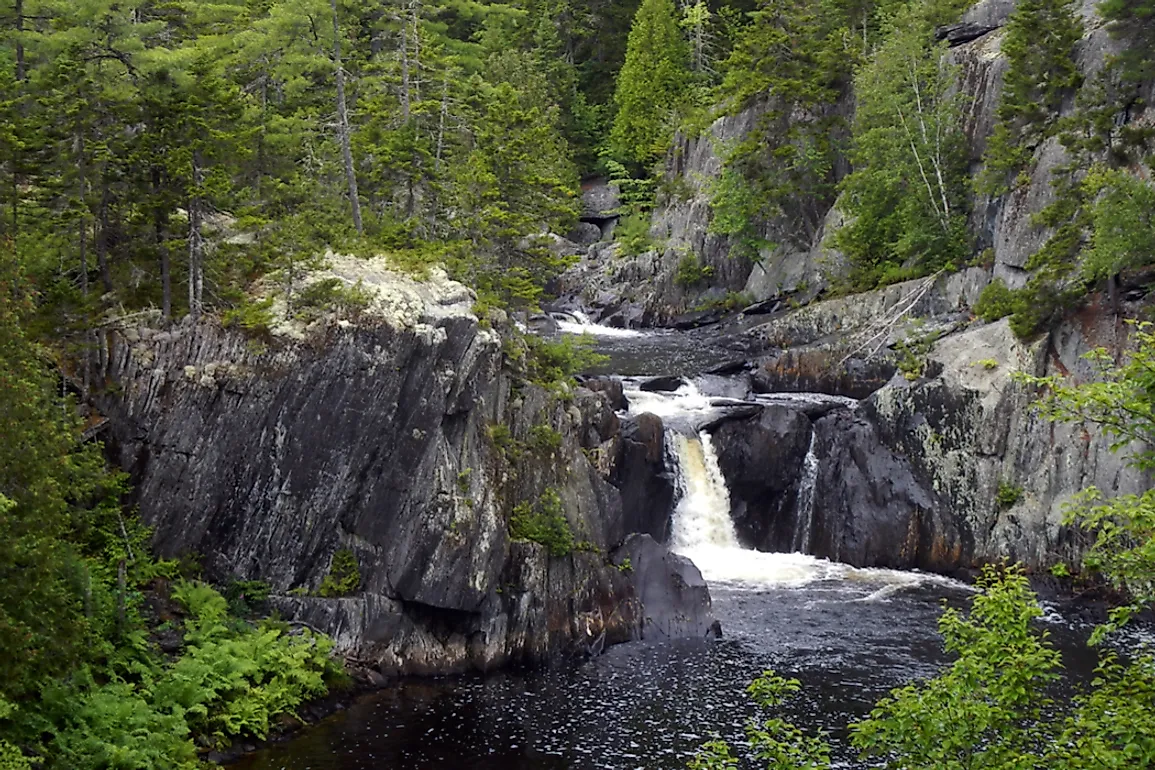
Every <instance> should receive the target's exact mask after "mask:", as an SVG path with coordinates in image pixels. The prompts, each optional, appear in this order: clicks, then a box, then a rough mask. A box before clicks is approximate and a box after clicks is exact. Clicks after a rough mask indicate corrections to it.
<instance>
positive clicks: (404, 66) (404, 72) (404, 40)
mask: <svg viewBox="0 0 1155 770" xmlns="http://www.w3.org/2000/svg"><path fill="white" fill-rule="evenodd" d="M401 119H402V120H403V121H404V122H406V123H408V122H409V19H407V18H405V17H404V16H403V17H401Z"/></svg>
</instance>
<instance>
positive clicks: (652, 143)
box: [609, 0, 690, 169]
mask: <svg viewBox="0 0 1155 770" xmlns="http://www.w3.org/2000/svg"><path fill="white" fill-rule="evenodd" d="M689 63H690V62H689V51H688V50H687V46H686V41H685V40H684V39H683V37H682V34H681V30H680V29H679V28H678V18H677V13H676V10H675V8H674V4H673V2H672V0H642V4H641V7H640V8H639V9H638V13H637V15H636V16H635V17H634V21H633V25H632V26H631V27H630V37H629V43H628V45H627V47H626V61H625V64H624V65H623V66H622V71H621V73H620V74H619V75H618V81H617V88H616V90H615V91H614V104H615V106H616V107H617V115H616V116H615V117H614V123H613V127H612V129H611V130H610V136H609V145H610V147H611V149H612V153H613V156H614V158H615V159H617V160H618V161H620V162H622V163H625V164H629V165H632V166H634V167H635V168H638V169H643V168H648V167H649V166H650V165H651V164H652V163H653V162H654V161H655V160H657V159H658V158H659V157H660V156H661V155H662V154H663V153H664V152H665V151H666V147H667V146H668V144H669V142H670V139H671V137H672V136H673V130H674V126H675V120H674V118H675V115H676V113H677V112H678V111H679V110H680V109H681V108H682V107H683V105H684V102H685V99H686V89H687V86H688V78H687V71H688V70H689Z"/></svg>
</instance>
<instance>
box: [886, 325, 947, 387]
mask: <svg viewBox="0 0 1155 770" xmlns="http://www.w3.org/2000/svg"><path fill="white" fill-rule="evenodd" d="M939 336H940V334H939V333H937V332H931V333H929V334H913V335H911V336H910V337H908V338H906V339H902V340H899V341H898V345H897V347H896V350H897V352H898V361H897V363H898V370H899V371H900V372H902V376H903V377H904V378H906V379H907V380H909V381H912V382H913V381H914V380H917V379H919V378H920V377H922V376H923V375H924V374H925V373H926V367H927V361H928V356H929V355H930V353H931V351H932V350H934V344H935V342H937V341H938V338H939Z"/></svg>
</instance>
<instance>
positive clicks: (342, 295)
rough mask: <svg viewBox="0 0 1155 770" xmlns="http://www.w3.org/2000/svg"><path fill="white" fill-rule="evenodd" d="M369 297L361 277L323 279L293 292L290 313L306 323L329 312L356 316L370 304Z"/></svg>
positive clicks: (369, 294) (370, 295)
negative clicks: (354, 280) (346, 280)
mask: <svg viewBox="0 0 1155 770" xmlns="http://www.w3.org/2000/svg"><path fill="white" fill-rule="evenodd" d="M372 299H373V296H372V294H371V293H370V292H369V290H368V289H366V288H365V284H364V283H363V282H362V281H360V280H358V281H357V283H354V284H349V283H347V282H345V281H343V280H341V279H340V278H323V279H321V280H319V281H313V282H312V283H309V284H307V285H306V286H305V287H304V288H302V289H300V290H299V291H297V292H296V294H295V295H294V297H293V303H292V305H293V313H294V315H295V316H296V317H297V318H298V319H300V320H303V321H306V322H308V321H311V320H313V319H315V318H317V317H319V316H320V315H322V314H324V313H328V312H333V313H337V314H339V315H343V316H356V315H358V314H360V313H362V312H364V311H365V309H366V308H368V307H369V305H370V303H371V302H372Z"/></svg>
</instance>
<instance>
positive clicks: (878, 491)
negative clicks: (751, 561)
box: [804, 411, 969, 571]
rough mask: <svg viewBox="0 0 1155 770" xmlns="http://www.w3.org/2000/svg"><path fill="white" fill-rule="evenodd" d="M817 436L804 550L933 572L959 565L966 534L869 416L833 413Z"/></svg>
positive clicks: (859, 562)
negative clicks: (807, 531) (812, 485)
mask: <svg viewBox="0 0 1155 770" xmlns="http://www.w3.org/2000/svg"><path fill="white" fill-rule="evenodd" d="M815 431H816V440H815V455H816V458H817V460H818V474H817V478H816V483H815V486H814V502H813V509H812V511H811V512H810V515H811V517H812V519H811V522H810V527H809V533H810V538H809V543H807V544H806V547H807V549H808V552H809V553H812V554H814V555H816V556H820V557H824V558H827V559H831V560H833V561H840V562H845V563H847V564H851V565H854V566H859V567H866V566H870V567H891V568H899V569H904V568H911V567H918V568H921V569H926V570H938V571H948V570H951V569H953V568H955V567H957V566H958V564H959V562H960V561H962V560H964V557H965V555H966V554H967V553H968V552H969V542H968V541H969V532H967V531H965V529H963V528H960V526H959V522H958V520H957V519H955V517H954V516H953V515H952V514H951V512H950V511H949V509H948V508H947V507H946V506H943V505H942V504H941V502H940V501H939V500H937V499H936V497H935V495H934V494H933V493H932V491H931V490H930V488H929V486H928V485H926V484H925V483H924V482H923V481H922V480H921V479H920V478H918V477H917V476H916V475H915V473H914V470H913V469H912V468H911V466H910V464H909V462H908V461H907V460H906V458H905V457H903V456H902V455H900V454H897V453H895V452H894V451H893V450H891V449H890V448H889V447H888V446H887V445H886V444H885V443H884V442H883V441H882V440H881V438H880V437H879V435H878V433H877V431H876V430H875V427H874V425H873V424H872V423H871V422H870V421H869V420H868V419H866V418H865V417H863V416H861V415H859V414H856V413H853V412H849V411H836V412H832V413H831V414H829V415H827V416H826V417H823V418H822V419H821V420H819V421H818V422H817V423H816V424H815ZM804 529H806V527H805V526H804Z"/></svg>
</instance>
